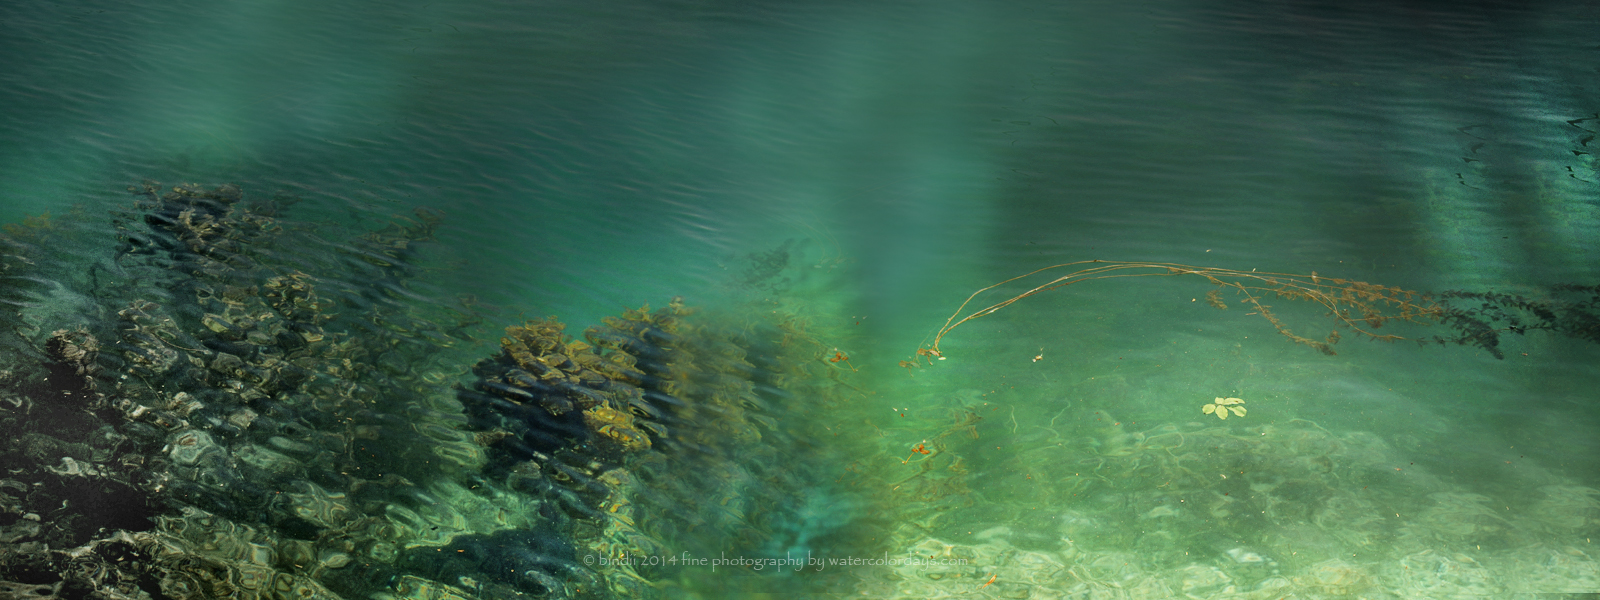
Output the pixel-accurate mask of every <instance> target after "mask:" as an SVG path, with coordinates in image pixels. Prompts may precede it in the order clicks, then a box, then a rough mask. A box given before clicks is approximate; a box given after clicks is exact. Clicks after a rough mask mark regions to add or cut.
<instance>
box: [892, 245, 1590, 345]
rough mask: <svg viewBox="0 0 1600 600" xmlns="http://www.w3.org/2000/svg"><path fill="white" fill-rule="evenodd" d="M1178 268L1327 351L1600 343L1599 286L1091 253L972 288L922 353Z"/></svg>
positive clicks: (1213, 301)
mask: <svg viewBox="0 0 1600 600" xmlns="http://www.w3.org/2000/svg"><path fill="white" fill-rule="evenodd" d="M1084 265H1092V266H1084ZM1066 268H1076V270H1073V271H1070V272H1068V273H1067V274H1066V275H1062V276H1059V277H1056V278H1055V279H1052V280H1050V281H1047V282H1045V283H1043V284H1040V285H1037V286H1035V287H1033V288H1031V289H1029V290H1027V291H1024V292H1022V293H1020V294H1016V295H1014V296H1011V297H1009V298H1006V299H1004V300H1001V301H1000V302H998V303H996V304H992V305H990V306H988V307H985V308H982V309H978V310H975V311H973V312H971V313H966V314H963V311H965V310H966V309H967V305H968V304H971V303H972V302H973V301H974V300H976V299H977V298H978V297H979V296H981V295H983V294H984V293H985V292H988V291H990V290H993V289H995V288H998V287H1001V286H1005V285H1007V284H1010V283H1013V282H1017V281H1023V280H1026V279H1029V278H1031V277H1033V276H1035V275H1038V274H1040V273H1044V272H1047V271H1055V270H1057V269H1066ZM1179 275H1190V276H1195V277H1201V278H1204V279H1205V280H1206V281H1207V282H1209V283H1211V284H1212V285H1214V286H1216V289H1213V290H1210V291H1208V292H1206V296H1205V298H1206V304H1208V305H1210V306H1212V307H1214V308H1218V309H1221V310H1227V309H1228V303H1227V301H1226V300H1225V299H1224V298H1223V296H1222V294H1223V293H1231V294H1232V295H1234V296H1236V297H1237V298H1238V300H1236V302H1238V303H1242V304H1244V305H1246V306H1248V307H1249V308H1250V313H1249V314H1250V315H1259V316H1260V317H1261V318H1262V319H1265V320H1266V321H1267V322H1268V323H1270V324H1271V325H1272V327H1273V328H1274V329H1276V330H1277V332H1278V333H1279V334H1280V335H1283V336H1284V337H1286V338H1288V339H1289V340H1290V341H1292V342H1294V343H1296V344H1301V345H1304V346H1309V347H1311V348H1315V349H1316V350H1318V351H1320V352H1322V353H1323V354H1335V351H1334V348H1333V346H1334V345H1335V344H1338V343H1339V340H1340V339H1341V338H1342V336H1341V334H1340V333H1339V331H1340V330H1341V329H1342V330H1344V331H1346V332H1350V333H1354V334H1355V335H1359V336H1365V337H1368V338H1371V339H1374V340H1378V341H1385V342H1391V341H1397V340H1406V339H1410V340H1414V341H1416V342H1418V343H1419V344H1422V345H1427V344H1430V343H1431V344H1438V345H1445V344H1456V345H1462V346H1465V345H1471V346H1476V347H1478V348H1480V349H1482V350H1484V351H1486V352H1488V353H1490V354H1491V355H1493V356H1494V357H1495V358H1499V359H1504V358H1505V354H1504V353H1503V352H1502V351H1501V350H1500V349H1499V346H1500V334H1502V333H1506V332H1510V333H1515V334H1518V335H1522V334H1524V333H1527V332H1529V331H1547V332H1550V333H1556V334H1561V335H1565V336H1568V337H1572V338H1575V339H1579V340H1583V341H1588V342H1594V343H1600V286H1592V285H1577V284H1559V285H1555V286H1551V287H1550V288H1549V289H1547V290H1544V293H1543V295H1542V297H1526V296H1521V295H1515V294H1502V293H1493V292H1470V291H1460V290H1452V291H1445V292H1439V293H1423V292H1418V291H1414V290H1407V289H1404V288H1400V287H1397V286H1393V287H1391V286H1384V285H1382V284H1375V283H1367V282H1364V281H1353V280H1348V279H1340V278H1335V277H1324V276H1319V275H1317V273H1316V272H1315V271H1313V272H1312V273H1311V274H1309V275H1301V274H1294V273H1267V272H1256V271H1235V270H1232V269H1224V268H1217V267H1195V266H1189V265H1180V264H1173V263H1145V262H1126V261H1106V260H1088V261H1079V262H1071V263H1065V264H1060V265H1053V266H1049V267H1044V268H1042V269H1036V270H1034V271H1031V272H1028V273H1024V274H1022V275H1018V276H1016V277H1012V278H1010V279H1006V280H1004V281H1001V282H999V283H996V284H994V285H990V286H987V287H984V288H981V289H979V290H978V291H975V292H973V293H972V295H970V296H968V297H967V299H966V301H964V302H962V303H961V306H960V307H958V308H956V311H955V313H954V314H952V315H950V318H949V319H946V320H945V324H944V326H943V327H941V328H939V331H938V333H936V334H935V335H934V338H933V342H932V343H931V344H930V345H928V346H927V347H923V348H919V349H918V350H917V355H918V356H919V357H938V358H940V359H943V358H944V354H943V351H941V350H940V349H939V342H940V341H942V340H943V339H944V336H945V335H947V334H949V333H950V332H951V330H953V329H955V328H957V327H960V326H961V325H962V324H963V323H966V322H968V321H971V320H973V319H976V318H979V317H984V316H987V315H990V314H993V313H995V312H996V311H998V310H1000V309H1002V308H1005V307H1007V306H1010V305H1011V304H1012V303H1015V302H1017V301H1019V300H1022V299H1024V298H1028V297H1030V296H1033V295H1036V294H1039V293H1042V292H1047V291H1050V290H1055V289H1058V288H1062V287H1066V286H1069V285H1073V284H1077V283H1082V282H1085V281H1094V280H1101V279H1117V278H1124V277H1170V276H1179ZM1269 297H1271V298H1277V299H1282V300H1291V301H1302V302H1311V303H1313V304H1317V305H1321V306H1322V307H1323V308H1326V309H1327V311H1328V312H1327V313H1326V315H1327V316H1328V317H1329V318H1331V319H1332V320H1333V322H1334V327H1335V328H1334V329H1332V330H1330V331H1329V332H1328V334H1327V335H1326V336H1321V339H1315V338H1312V337H1306V336H1302V335H1300V334H1298V333H1295V331H1294V329H1293V328H1291V327H1290V326H1289V325H1288V324H1287V323H1285V322H1284V321H1283V320H1282V319H1280V318H1279V317H1278V316H1277V314H1276V313H1274V312H1273V311H1272V306H1271V305H1268V304H1263V301H1264V300H1267V299H1268V298H1269ZM1397 323H1410V324H1417V325H1429V324H1440V325H1444V326H1447V327H1449V328H1451V329H1454V330H1455V333H1454V334H1450V335H1432V336H1426V335H1416V336H1414V337H1409V338H1408V337H1404V336H1401V335H1398V334H1394V333H1384V334H1380V333H1377V331H1376V330H1378V329H1380V328H1382V327H1383V326H1384V325H1388V324H1397ZM913 364H914V363H909V362H907V363H902V366H911V365H913Z"/></svg>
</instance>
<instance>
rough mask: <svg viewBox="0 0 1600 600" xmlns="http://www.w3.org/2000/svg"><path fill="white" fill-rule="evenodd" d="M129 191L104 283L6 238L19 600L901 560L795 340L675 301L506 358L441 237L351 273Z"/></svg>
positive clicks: (821, 368) (526, 329)
mask: <svg viewBox="0 0 1600 600" xmlns="http://www.w3.org/2000/svg"><path fill="white" fill-rule="evenodd" d="M130 191H131V192H133V194H134V196H135V200H136V201H135V202H134V203H133V205H132V206H131V207H130V208H129V209H127V210H124V211H119V212H116V213H114V214H113V215H112V223H113V225H114V227H115V229H116V231H117V232H118V233H117V235H118V238H117V239H116V240H90V242H94V241H99V242H103V245H104V249H103V251H102V252H101V254H100V255H98V258H94V259H89V260H90V262H89V263H88V264H84V263H82V262H69V261H64V260H52V258H51V257H52V256H53V255H52V254H51V253H49V252H48V251H47V249H48V248H49V247H50V246H51V245H55V244H65V243H83V241H82V240H71V239H69V238H67V237H65V236H66V235H67V233H70V228H67V230H66V231H58V230H57V229H56V228H55V227H53V225H54V224H56V223H58V222H59V221H49V222H46V221H42V220H41V221H38V222H31V223H28V224H24V225H23V226H21V227H20V228H18V229H17V231H16V232H13V233H12V234H11V235H7V236H3V237H0V246H3V247H4V248H5V252H4V253H0V277H3V278H4V282H5V285H4V286H0V301H3V302H4V310H0V323H3V324H4V327H3V333H4V335H5V336H6V337H5V339H4V344H5V345H6V347H7V349H8V351H9V352H8V356H9V358H8V360H7V361H6V364H4V365H0V434H4V435H7V436H8V437H9V438H10V439H12V440H16V442H15V443H13V444H10V445H8V446H6V449H5V450H4V451H3V452H0V461H3V463H4V466H5V467H6V472H5V474H4V475H0V477H4V479H0V593H10V592H5V591H4V590H22V592H18V593H27V594H30V597H40V598H46V597H59V598H91V597H92V598H173V599H178V598H185V599H187V598H194V599H200V598H220V597H228V598H282V597H294V598H340V597H345V598H368V597H371V598H611V597H627V598H650V597H659V596H662V595H663V594H666V593H668V592H666V591H665V590H671V589H681V588H692V587H693V582H692V581H693V580H694V579H695V578H696V576H703V575H704V573H701V572H687V571H685V570H684V569H683V568H679V567H672V566H669V565H664V564H659V563H650V564H646V563H641V562H639V561H634V560H628V559H630V558H636V557H647V556H656V557H660V556H665V555H667V554H669V553H690V554H693V555H697V556H702V557H704V556H715V555H717V554H718V553H728V554H730V555H746V556H762V555H765V554H773V553H782V552H784V551H792V550H798V549H807V548H818V549H821V548H823V547H825V546H827V545H828V544H840V543H846V542H852V541H854V540H855V539H856V538H857V537H861V538H865V537H869V536H871V535H872V534H873V531H874V529H873V526H872V519H871V517H870V516H869V515H871V514H873V512H874V510H873V508H872V500H871V498H870V497H869V496H868V495H864V494H862V493H860V492H856V491H849V490H843V489H835V488H836V486H841V485H842V484H840V483H839V480H838V478H837V473H835V472H834V471H833V469H832V465H834V464H836V462H833V461H830V460H829V457H830V456H831V453H834V452H837V450H835V449H830V448H820V447H817V446H815V445H813V444H812V443H811V442H809V441H808V440H809V439H811V435H810V432H809V428H812V427H820V426H821V425H820V421H818V420H817V419H816V417H817V416H818V415H820V414H823V412H824V410H825V408H826V405H828V404H829V403H831V402H836V401H837V400H836V398H837V397H838V396H839V395H840V394H841V393H842V390H844V389H845V388H843V387H842V386H841V385H840V383H839V382H838V381H837V380H836V378H835V376H834V374H833V373H832V369H835V367H832V366H831V365H830V364H829V363H827V362H826V361H824V360H822V357H821V355H820V351H819V350H817V349H816V347H818V346H821V344H820V343H818V342H815V340H814V339H811V338H809V337H808V336H806V335H805V332H804V331H803V330H801V329H800V328H797V327H796V325H795V323H794V322H793V321H792V320H784V319H773V320H771V321H766V322H762V321H755V322H751V321H749V320H741V321H740V327H738V328H733V327H725V326H723V325H722V323H723V322H732V320H731V319H727V320H718V319H716V318H707V317H705V316H702V315H698V314H696V311H695V310H694V309H692V308H690V307H688V306H687V305H686V303H685V301H684V300H683V299H681V298H674V299H672V301H671V302H669V303H668V304H667V305H666V306H665V307H662V308H659V309H656V310H651V309H650V308H649V307H648V306H646V307H644V308H640V309H637V310H627V311H624V312H623V313H622V314H621V315H618V316H615V317H608V318H606V319H604V321H603V323H602V324H599V325H596V326H593V327H589V328H587V329H585V330H584V331H583V333H582V337H581V338H576V337H573V336H570V335H567V334H566V333H565V331H566V326H565V325H564V324H563V323H561V322H560V321H559V320H557V319H555V318H553V317H552V318H547V319H537V320H532V321H526V322H523V323H521V324H516V325H511V326H509V327H506V328H505V334H504V336H503V337H501V339H500V344H499V347H498V348H497V349H496V350H495V351H494V352H492V353H491V354H489V355H488V356H484V355H483V350H481V349H480V348H481V346H480V345H478V344H476V341H477V336H478V335H480V333H479V332H480V329H481V326H482V324H483V323H485V322H486V321H488V320H490V319H492V318H493V315H491V314H488V313H486V312H484V311H485V309H483V308H482V307H480V306H478V305H476V304H475V303H474V302H472V301H471V300H470V299H466V298H459V299H458V298H453V297H449V296H445V295H442V294H435V295H431V296H430V295H429V293H430V288H428V287H427V283H426V282H425V281H423V280H422V279H421V276H422V274H424V273H425V272H426V269H425V268H423V265H425V264H427V261H428V260H429V259H428V253H427V251H426V248H427V246H428V244H429V242H430V239H431V235H432V233H433V231H434V229H435V228H436V227H437V225H438V223H439V222H440V220H441V219H442V217H443V216H442V215H441V214H438V213H436V212H433V211H429V210H419V211H417V213H416V214H415V216H414V217H412V218H405V219H396V220H395V221H394V222H393V223H391V224H389V225H388V226H386V227H382V228H379V229H377V230H374V231H370V232H367V233H364V234H360V235H355V236H353V237H352V239H348V240H345V241H341V242H326V241H322V236H324V235H325V234H323V233H321V232H318V231H316V228H314V227H311V226H308V225H306V224H303V223H298V222H295V221H292V220H290V219H289V218H287V217H286V216H285V212H286V209H287V208H288V207H289V206H290V205H292V204H293V199H284V198H278V199H273V200H270V201H265V202H252V201H249V200H247V199H246V197H245V194H244V192H243V191H242V190H240V189H239V188H237V187H234V186H226V185H225V186H220V187H215V188H206V187H202V186H198V185H188V184H185V185H178V186H174V187H171V188H163V187H161V186H159V185H158V184H155V183H153V182H146V183H145V184H143V185H140V186H134V187H132V188H130ZM786 252H787V246H784V247H780V248H779V249H777V250H774V251H773V252H770V253H766V254H761V255H752V257H756V258H759V259H760V260H757V261H755V262H756V264H755V265H754V266H752V267H751V268H750V269H746V270H745V271H743V273H744V275H743V277H744V279H745V281H743V282H742V285H750V286H759V285H766V284H767V282H769V281H771V280H774V279H781V278H782V277H783V275H782V273H783V269H784V268H785V265H786V262H787V261H786V260H780V259H782V258H783V257H784V256H785V255H786ZM80 260H82V259H80ZM763 289H766V288H763ZM63 297H65V298H70V299H72V301H60V298H63ZM765 314H772V311H765ZM797 456H805V457H810V458H811V459H814V460H808V461H801V463H800V464H797V461H795V460H794V457H797ZM595 558H602V559H604V560H600V561H596V560H593V559H595ZM586 559H587V560H586ZM761 576H763V577H765V576H767V575H764V574H763V575H761ZM815 585H820V584H815ZM794 589H799V588H794Z"/></svg>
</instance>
